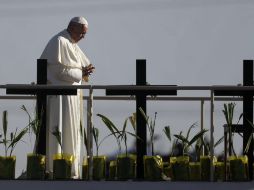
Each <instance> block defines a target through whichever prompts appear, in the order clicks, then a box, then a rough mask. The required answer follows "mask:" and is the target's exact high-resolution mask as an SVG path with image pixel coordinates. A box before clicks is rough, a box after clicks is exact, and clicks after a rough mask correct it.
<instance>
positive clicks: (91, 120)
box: [87, 87, 93, 180]
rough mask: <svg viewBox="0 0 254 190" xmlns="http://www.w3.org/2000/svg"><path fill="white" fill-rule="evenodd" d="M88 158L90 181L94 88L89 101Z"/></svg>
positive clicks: (90, 90)
mask: <svg viewBox="0 0 254 190" xmlns="http://www.w3.org/2000/svg"><path fill="white" fill-rule="evenodd" d="M87 149H88V150H87V154H88V155H87V158H88V179H89V180H92V179H93V88H92V87H91V88H90V89H89V98H88V101H87Z"/></svg>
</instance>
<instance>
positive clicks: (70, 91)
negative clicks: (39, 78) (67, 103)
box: [6, 88, 77, 95]
mask: <svg viewBox="0 0 254 190" xmlns="http://www.w3.org/2000/svg"><path fill="white" fill-rule="evenodd" d="M6 94H27V95H29V94H30V95H37V94H44V95H77V90H76V89H62V90H61V89H57V90H56V89H29V88H27V89H26V88H20V89H18V88H6Z"/></svg>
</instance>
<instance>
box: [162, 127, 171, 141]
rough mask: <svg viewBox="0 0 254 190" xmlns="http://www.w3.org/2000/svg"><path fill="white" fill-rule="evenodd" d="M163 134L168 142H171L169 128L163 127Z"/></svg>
mask: <svg viewBox="0 0 254 190" xmlns="http://www.w3.org/2000/svg"><path fill="white" fill-rule="evenodd" d="M163 132H164V133H165V135H166V136H167V138H168V140H169V141H171V132H170V126H165V127H164V129H163Z"/></svg>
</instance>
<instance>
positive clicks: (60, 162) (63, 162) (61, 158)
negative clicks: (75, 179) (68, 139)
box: [53, 154, 74, 180]
mask: <svg viewBox="0 0 254 190" xmlns="http://www.w3.org/2000/svg"><path fill="white" fill-rule="evenodd" d="M73 161H74V156H73V155H69V154H55V155H54V158H53V179H58V180H68V179H71V169H72V164H73Z"/></svg>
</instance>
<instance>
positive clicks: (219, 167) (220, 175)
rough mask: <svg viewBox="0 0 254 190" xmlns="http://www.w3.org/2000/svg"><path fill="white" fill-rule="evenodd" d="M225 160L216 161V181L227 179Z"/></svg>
mask: <svg viewBox="0 0 254 190" xmlns="http://www.w3.org/2000/svg"><path fill="white" fill-rule="evenodd" d="M224 165H225V164H224V162H215V163H214V180H215V181H224V180H225V168H224Z"/></svg>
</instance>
